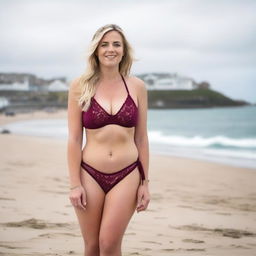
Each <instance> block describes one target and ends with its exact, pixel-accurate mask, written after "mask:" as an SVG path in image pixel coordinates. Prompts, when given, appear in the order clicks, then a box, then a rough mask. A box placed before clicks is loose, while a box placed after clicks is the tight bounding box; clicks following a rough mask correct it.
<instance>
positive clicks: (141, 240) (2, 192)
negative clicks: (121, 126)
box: [0, 111, 256, 256]
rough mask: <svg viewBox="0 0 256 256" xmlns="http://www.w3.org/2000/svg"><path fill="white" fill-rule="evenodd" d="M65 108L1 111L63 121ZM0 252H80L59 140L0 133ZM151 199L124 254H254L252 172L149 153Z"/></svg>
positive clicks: (255, 176) (132, 227)
mask: <svg viewBox="0 0 256 256" xmlns="http://www.w3.org/2000/svg"><path fill="white" fill-rule="evenodd" d="M65 117H66V112H65V111H60V112H56V113H44V112H36V113H28V114H19V115H17V116H14V117H5V116H3V115H0V124H1V125H2V124H5V123H8V122H15V121H17V120H30V119H33V118H35V119H39V118H46V119H47V118H53V119H54V118H65ZM0 143H1V147H0V154H1V168H0V172H1V173H0V175H1V179H0V204H1V205H0V207H1V213H0V218H1V221H0V230H1V232H0V255H6V256H9V255H13V256H14V255H15V256H16V255H17V256H18V255H19V256H23V255H43V256H48V255H61V256H65V255H77V256H78V255H81V256H82V255H83V240H82V236H81V233H80V230H79V226H78V223H77V219H76V215H75V212H74V210H73V208H72V206H71V204H70V202H69V198H68V194H69V182H68V170H67V161H66V146H67V142H66V141H65V140H54V139H52V138H42V137H35V136H25V135H15V134H0ZM149 166H150V169H149V173H150V176H149V177H150V191H151V202H150V205H149V207H148V209H147V211H145V212H140V213H138V214H137V213H135V214H134V216H133V218H132V220H131V222H130V224H129V226H128V228H127V230H126V233H125V236H124V240H123V255H124V256H128V255H130V256H132V255H143V256H153V255H154V256H162V255H166V256H167V255H204V256H205V255H207V256H208V255H216V256H217V255H218V256H222V255H223V256H224V255H225V256H226V255H232V256H236V255H237V256H247V255H248V256H252V255H256V214H255V213H256V189H255V184H256V170H255V169H250V168H241V167H234V166H229V165H225V164H219V163H212V162H207V161H202V160H194V159H188V158H182V157H172V156H163V155H157V154H150V165H149Z"/></svg>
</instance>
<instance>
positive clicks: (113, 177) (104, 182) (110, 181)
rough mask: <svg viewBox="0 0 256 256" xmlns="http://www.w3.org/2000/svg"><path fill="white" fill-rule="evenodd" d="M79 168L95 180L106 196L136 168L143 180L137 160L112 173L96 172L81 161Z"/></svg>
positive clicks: (139, 163) (141, 170) (140, 166)
mask: <svg viewBox="0 0 256 256" xmlns="http://www.w3.org/2000/svg"><path fill="white" fill-rule="evenodd" d="M81 166H82V167H83V169H84V170H85V171H86V172H88V173H89V174H90V175H91V176H92V177H93V178H94V179H95V181H96V182H97V183H98V184H99V186H100V187H101V188H102V189H103V191H104V192H105V194H107V193H108V192H109V191H110V190H111V189H112V188H113V187H114V186H115V185H116V184H117V183H119V182H120V181H121V180H122V179H124V178H125V177H126V176H127V175H128V174H129V173H131V172H132V171H133V170H134V169H135V168H136V167H137V166H138V169H139V172H140V176H141V180H142V181H143V180H145V174H144V170H143V167H142V164H141V162H140V160H139V158H138V159H137V160H136V161H135V162H133V163H132V164H130V165H128V166H127V167H124V168H123V169H121V170H119V171H116V172H113V173H104V172H101V171H98V170H96V169H95V168H93V167H92V166H90V165H89V164H87V163H85V162H83V161H82V162H81Z"/></svg>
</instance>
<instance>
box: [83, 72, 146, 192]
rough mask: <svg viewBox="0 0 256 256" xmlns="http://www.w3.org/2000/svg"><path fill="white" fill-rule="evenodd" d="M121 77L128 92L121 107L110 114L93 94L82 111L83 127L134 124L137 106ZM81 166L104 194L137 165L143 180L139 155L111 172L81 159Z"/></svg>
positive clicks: (133, 125)
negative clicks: (88, 103) (85, 108)
mask: <svg viewBox="0 0 256 256" xmlns="http://www.w3.org/2000/svg"><path fill="white" fill-rule="evenodd" d="M121 77H122V80H123V82H124V85H125V88H126V91H127V93H128V95H127V97H126V99H125V101H124V103H123V105H122V106H121V108H120V109H119V110H118V112H117V113H116V114H114V115H111V114H109V113H108V112H107V111H106V110H105V109H104V108H103V107H102V106H101V105H100V104H99V103H98V102H97V100H96V99H95V98H94V96H93V97H92V99H91V105H90V107H89V109H88V110H87V111H82V124H83V127H84V128H87V129H98V128H101V127H103V126H106V125H109V124H116V125H120V126H123V127H135V126H136V124H137V119H138V108H137V106H136V104H135V103H134V101H133V99H132V97H131V95H130V93H129V90H128V87H127V85H126V82H125V80H124V78H123V76H122V75H121ZM81 166H82V167H83V169H84V170H85V171H87V172H88V173H89V174H90V175H91V176H92V177H93V178H94V179H95V181H96V182H97V183H98V184H99V186H100V187H101V188H102V190H103V191H104V192H105V194H106V193H108V192H109V191H110V190H111V189H112V188H113V187H114V186H115V185H116V184H118V183H119V182H120V181H121V180H122V179H124V178H125V177H126V176H127V175H128V174H129V173H131V172H132V171H133V170H135V168H136V167H137V166H138V170H139V173H140V176H141V181H143V180H145V174H144V170H143V167H142V164H141V161H140V160H139V157H138V158H137V160H136V161H135V162H133V163H131V164H130V165H128V166H127V167H124V168H123V169H121V170H119V171H116V172H113V173H104V172H101V171H99V170H97V169H95V168H94V167H92V166H90V165H89V164H87V163H85V162H83V161H81Z"/></svg>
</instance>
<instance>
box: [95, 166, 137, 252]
mask: <svg viewBox="0 0 256 256" xmlns="http://www.w3.org/2000/svg"><path fill="white" fill-rule="evenodd" d="M139 183H140V173H139V171H138V167H136V168H135V169H134V170H133V171H132V172H131V173H130V174H128V175H127V176H126V177H125V178H124V179H123V180H122V181H120V182H119V183H118V184H117V185H115V186H114V187H113V188H112V189H111V190H110V191H109V192H108V193H107V194H106V197H105V203H104V209H103V215H102V221H101V227H100V235H99V241H100V256H108V255H111V256H121V242H122V238H123V235H124V232H125V229H126V227H127V225H128V223H129V221H130V219H131V217H132V215H133V213H134V211H135V209H136V201H137V190H138V186H139Z"/></svg>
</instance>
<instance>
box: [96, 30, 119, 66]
mask: <svg viewBox="0 0 256 256" xmlns="http://www.w3.org/2000/svg"><path fill="white" fill-rule="evenodd" d="M96 54H97V56H98V59H99V63H100V65H104V66H107V67H113V66H118V65H119V63H120V62H121V60H122V57H123V55H124V45H123V38H122V36H121V35H120V34H119V33H118V32H117V31H114V30H113V31H109V32H107V33H106V34H105V35H104V36H103V37H102V39H101V40H100V42H99V45H98V48H97V51H96Z"/></svg>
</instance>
